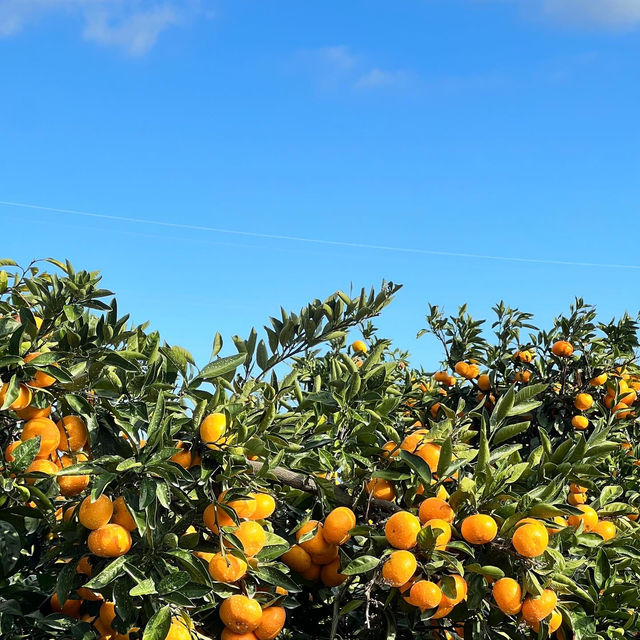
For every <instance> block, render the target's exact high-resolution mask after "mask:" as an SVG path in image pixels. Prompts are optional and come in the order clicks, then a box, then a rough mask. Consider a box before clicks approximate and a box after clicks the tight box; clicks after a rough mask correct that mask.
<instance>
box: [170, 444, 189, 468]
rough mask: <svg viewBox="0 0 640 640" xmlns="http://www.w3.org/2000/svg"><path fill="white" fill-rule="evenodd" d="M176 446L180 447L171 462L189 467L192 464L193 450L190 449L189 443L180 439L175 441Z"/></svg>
mask: <svg viewBox="0 0 640 640" xmlns="http://www.w3.org/2000/svg"><path fill="white" fill-rule="evenodd" d="M175 448H176V449H179V451H178V453H175V454H173V455H172V456H171V457H170V458H169V461H170V462H175V463H176V464H179V465H180V466H181V467H182V468H183V469H188V468H189V467H190V466H191V451H189V445H187V444H185V443H184V442H182V440H178V441H177V442H176V443H175Z"/></svg>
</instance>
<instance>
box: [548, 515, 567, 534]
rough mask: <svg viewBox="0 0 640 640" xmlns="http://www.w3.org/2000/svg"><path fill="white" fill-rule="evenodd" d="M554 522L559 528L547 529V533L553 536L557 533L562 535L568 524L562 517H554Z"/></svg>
mask: <svg viewBox="0 0 640 640" xmlns="http://www.w3.org/2000/svg"><path fill="white" fill-rule="evenodd" d="M553 521H554V522H555V523H556V524H557V525H558V526H557V527H547V533H548V534H549V535H550V536H552V535H555V534H556V533H560V532H561V531H562V530H563V529H564V528H565V527H567V526H568V524H569V523H568V522H567V521H566V520H565V519H564V518H563V517H562V516H554V517H553Z"/></svg>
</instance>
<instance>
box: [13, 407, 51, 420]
mask: <svg viewBox="0 0 640 640" xmlns="http://www.w3.org/2000/svg"><path fill="white" fill-rule="evenodd" d="M16 414H17V416H18V418H20V420H33V418H48V417H49V416H50V415H51V406H48V407H43V408H42V409H40V408H38V407H32V406H28V407H25V408H24V409H17V410H16Z"/></svg>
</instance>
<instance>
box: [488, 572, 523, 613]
mask: <svg viewBox="0 0 640 640" xmlns="http://www.w3.org/2000/svg"><path fill="white" fill-rule="evenodd" d="M493 599H494V600H495V601H496V604H497V605H498V609H500V611H502V613H506V614H507V615H508V616H515V615H516V614H517V613H520V610H521V609H522V588H521V587H520V585H519V584H518V583H517V582H516V581H515V580H514V579H513V578H500V580H497V581H496V582H495V584H494V585H493Z"/></svg>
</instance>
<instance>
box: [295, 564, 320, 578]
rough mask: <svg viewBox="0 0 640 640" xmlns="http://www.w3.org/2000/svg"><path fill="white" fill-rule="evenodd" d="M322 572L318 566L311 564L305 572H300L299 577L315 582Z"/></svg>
mask: <svg viewBox="0 0 640 640" xmlns="http://www.w3.org/2000/svg"><path fill="white" fill-rule="evenodd" d="M321 572H322V567H321V566H320V565H319V564H315V563H313V562H312V563H311V564H310V565H309V568H308V569H306V570H305V571H301V572H300V575H301V576H302V577H303V578H304V579H305V580H309V582H315V581H316V580H318V579H319V578H320V574H321Z"/></svg>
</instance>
